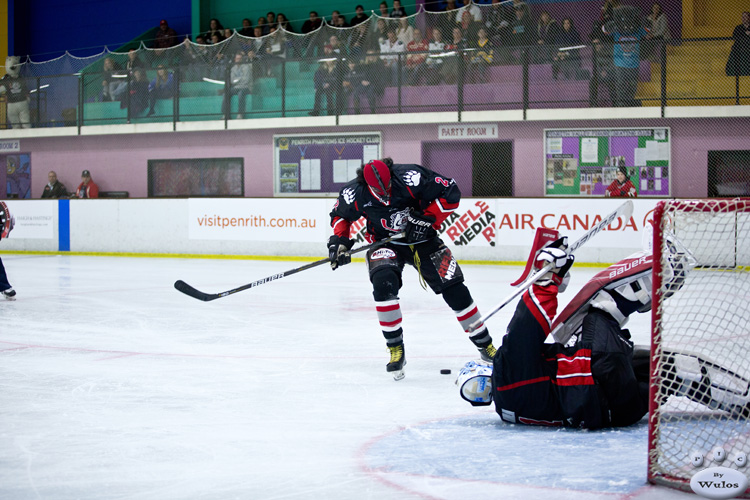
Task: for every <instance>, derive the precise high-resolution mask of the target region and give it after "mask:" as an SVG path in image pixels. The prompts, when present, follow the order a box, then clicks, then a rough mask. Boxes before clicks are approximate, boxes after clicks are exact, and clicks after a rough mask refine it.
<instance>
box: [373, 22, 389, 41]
mask: <svg viewBox="0 0 750 500" xmlns="http://www.w3.org/2000/svg"><path fill="white" fill-rule="evenodd" d="M375 34H376V35H377V37H378V44H379V45H382V44H383V43H385V41H386V40H388V23H386V22H385V19H383V18H382V17H379V18H378V21H377V23H376V24H375Z"/></svg>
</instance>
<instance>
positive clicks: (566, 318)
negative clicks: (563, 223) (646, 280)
mask: <svg viewBox="0 0 750 500" xmlns="http://www.w3.org/2000/svg"><path fill="white" fill-rule="evenodd" d="M652 266H653V256H652V255H651V254H650V253H648V252H640V253H636V254H633V255H630V256H628V257H626V258H624V259H622V260H621V261H620V262H618V263H616V264H612V265H611V266H609V267H608V268H606V269H605V270H603V271H601V272H599V273H597V274H596V276H594V277H593V278H591V279H590V280H589V281H588V282H587V283H586V284H585V285H584V286H583V288H581V290H580V291H579V292H578V293H577V294H576V296H575V297H573V300H571V301H570V302H569V303H568V305H567V306H565V308H564V309H563V310H562V311H560V314H558V315H557V316H556V317H555V319H554V321H552V330H551V332H550V333H552V336H553V337H554V339H555V341H556V342H560V343H562V344H565V343H567V341H568V339H569V338H570V336H571V335H572V334H574V333H575V332H576V330H578V328H579V327H580V326H581V324H582V322H583V317H584V316H585V315H586V312H587V311H588V305H589V303H590V302H591V299H593V298H594V296H595V295H596V294H597V293H599V291H600V290H603V289H605V288H606V289H613V288H617V287H618V286H620V285H622V284H625V283H628V282H630V281H634V280H636V279H638V278H640V277H641V276H645V275H648V274H651V268H652Z"/></svg>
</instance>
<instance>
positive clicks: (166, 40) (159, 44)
mask: <svg viewBox="0 0 750 500" xmlns="http://www.w3.org/2000/svg"><path fill="white" fill-rule="evenodd" d="M179 43H180V42H179V41H178V40H177V32H176V31H175V30H173V29H172V28H170V27H169V24H167V21H166V20H165V19H162V20H161V21H160V22H159V30H158V31H157V32H156V36H155V38H154V47H153V48H155V49H168V48H169V47H174V46H176V45H178V44H179Z"/></svg>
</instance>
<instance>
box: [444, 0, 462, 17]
mask: <svg viewBox="0 0 750 500" xmlns="http://www.w3.org/2000/svg"><path fill="white" fill-rule="evenodd" d="M458 8H459V6H458V5H456V0H446V2H445V7H443V8H442V9H440V10H439V11H440V12H450V11H452V10H456V9H458ZM459 20H460V18H457V19H456V22H458V21H459Z"/></svg>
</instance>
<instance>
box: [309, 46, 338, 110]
mask: <svg viewBox="0 0 750 500" xmlns="http://www.w3.org/2000/svg"><path fill="white" fill-rule="evenodd" d="M328 47H330V46H329V45H326V47H325V48H324V50H327V48H328ZM338 63H339V61H338V60H337V59H335V58H330V57H329V58H326V59H324V60H323V62H322V63H321V64H320V67H319V68H318V70H317V71H316V72H315V75H314V76H313V82H314V83H315V104H314V107H313V110H312V111H310V113H309V114H310V116H318V115H320V109H321V107H322V104H323V98H324V97H325V100H326V110H327V112H328V115H329V116H330V115H333V114H334V110H335V109H336V103H335V99H336V95H337V94H338V93H339V85H340V84H341V81H340V75H339V71H337V69H338V68H339V64H338Z"/></svg>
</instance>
